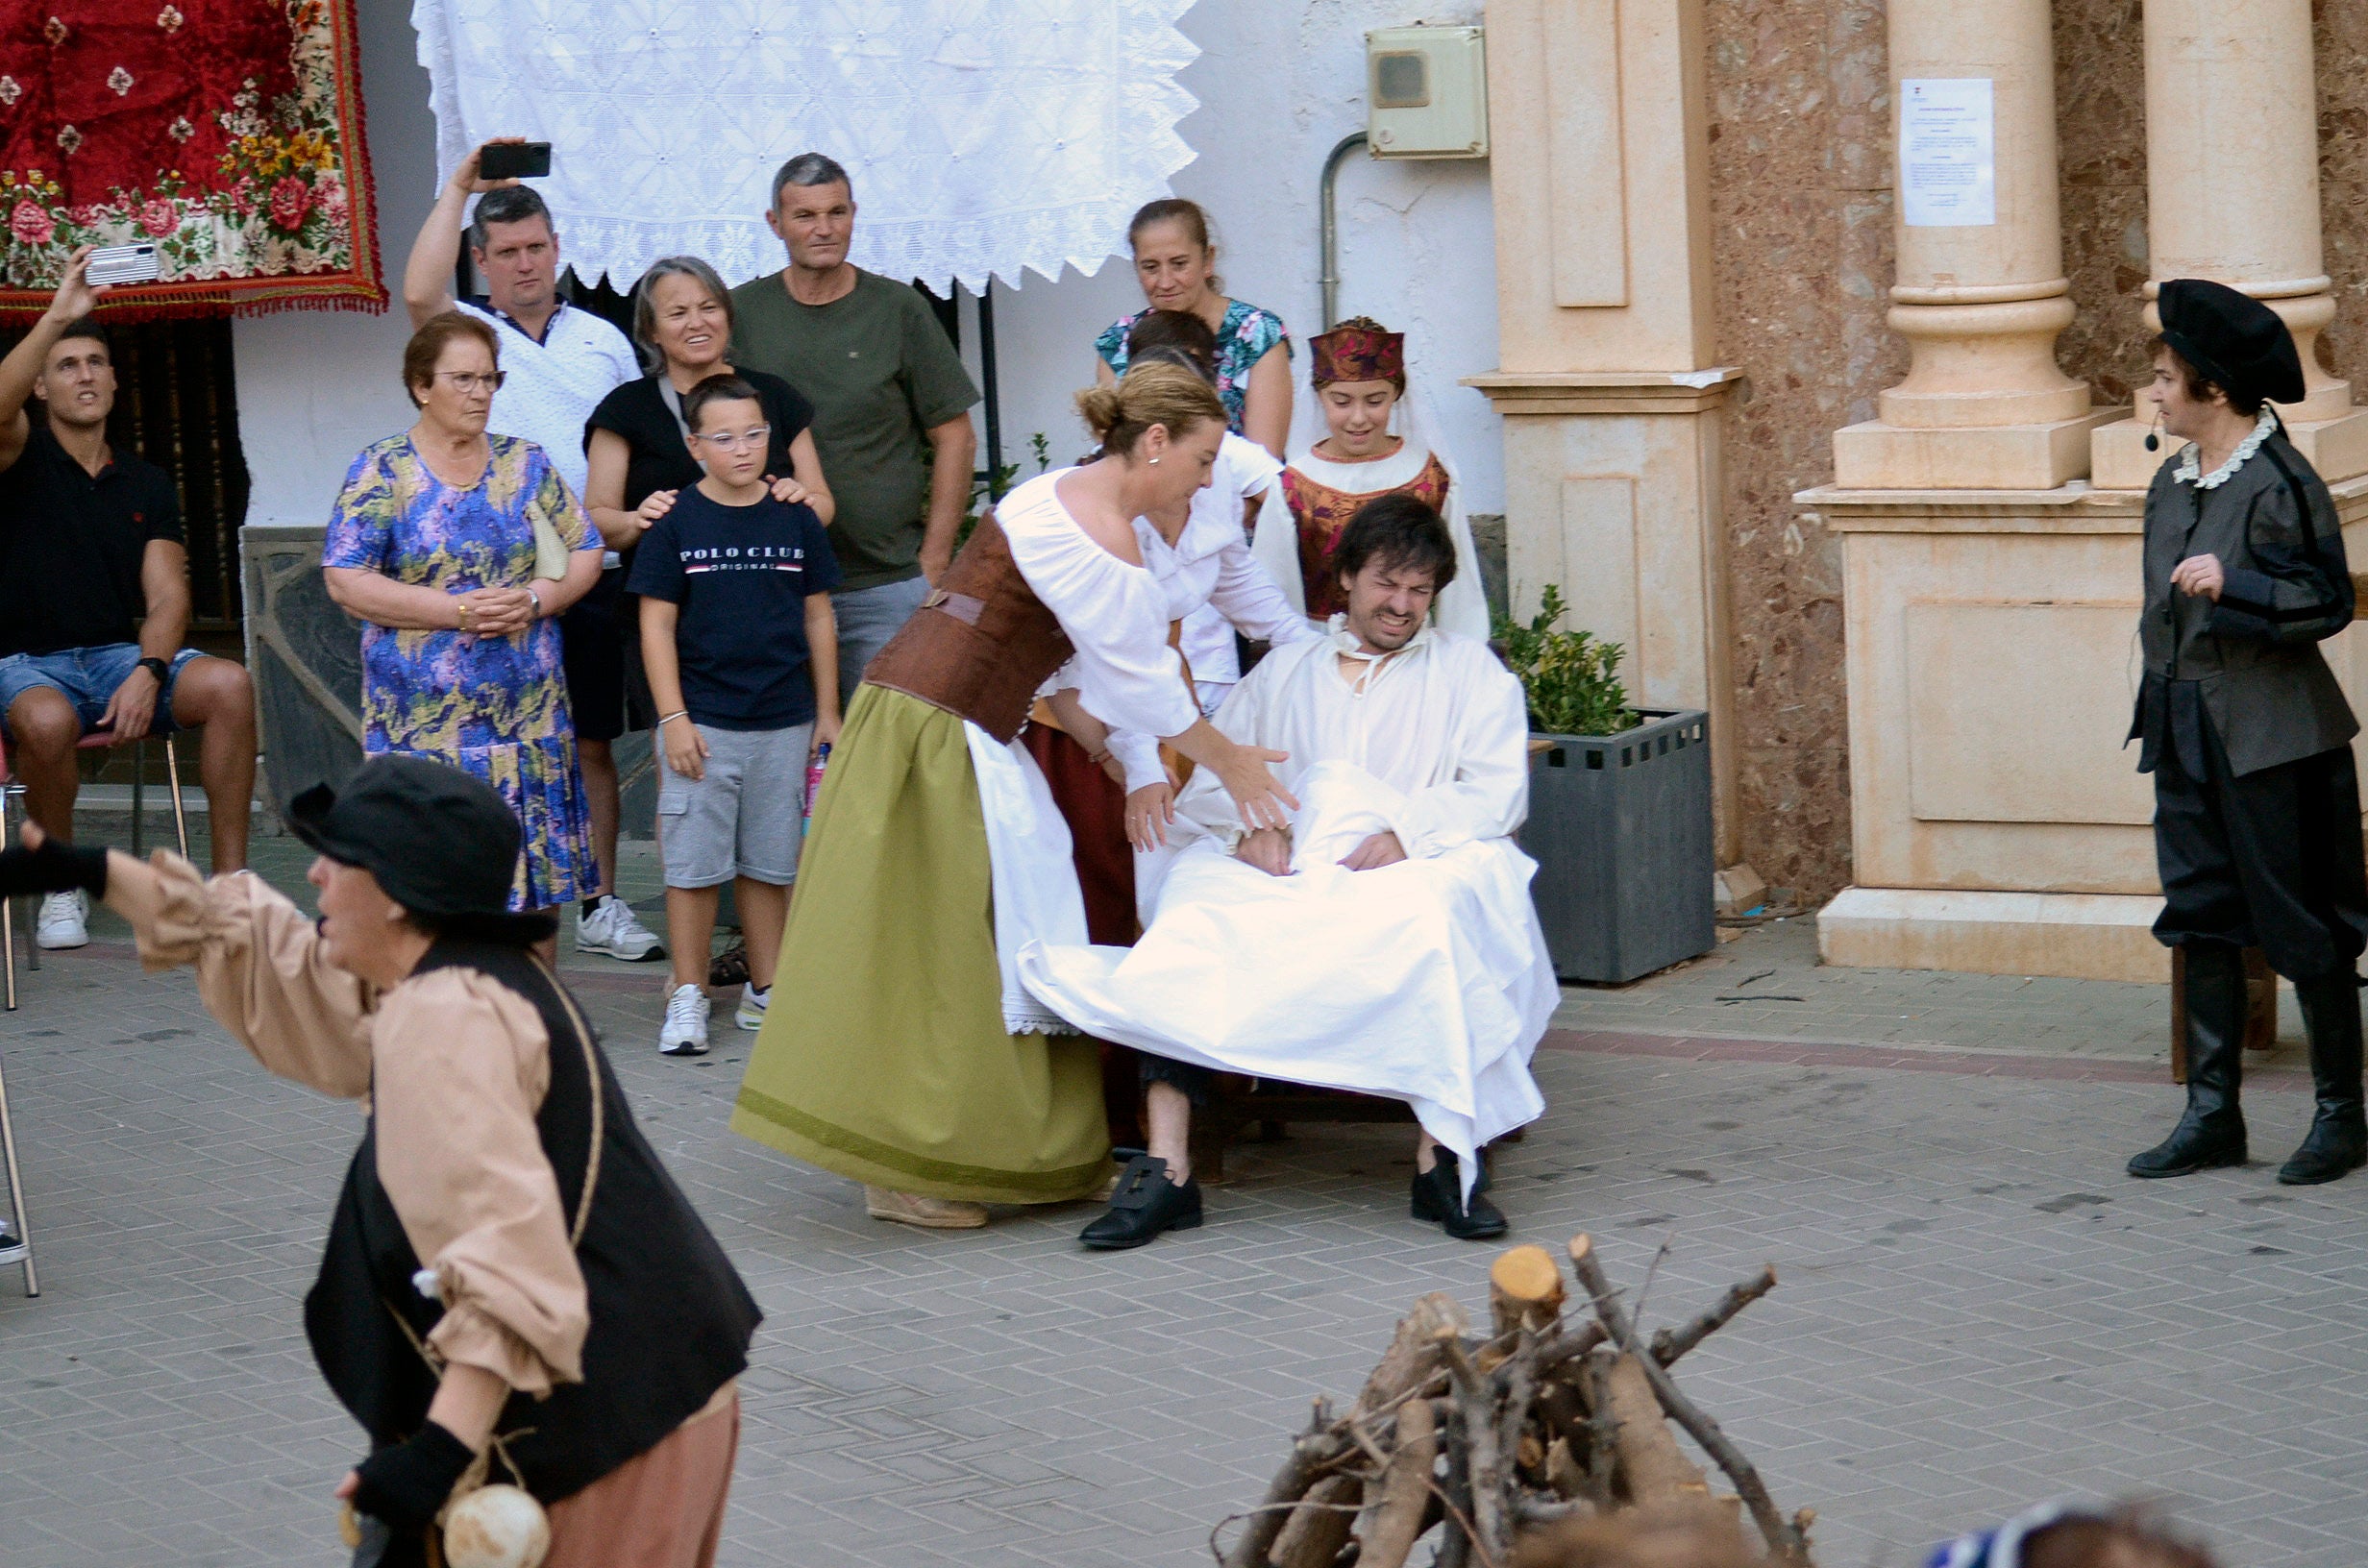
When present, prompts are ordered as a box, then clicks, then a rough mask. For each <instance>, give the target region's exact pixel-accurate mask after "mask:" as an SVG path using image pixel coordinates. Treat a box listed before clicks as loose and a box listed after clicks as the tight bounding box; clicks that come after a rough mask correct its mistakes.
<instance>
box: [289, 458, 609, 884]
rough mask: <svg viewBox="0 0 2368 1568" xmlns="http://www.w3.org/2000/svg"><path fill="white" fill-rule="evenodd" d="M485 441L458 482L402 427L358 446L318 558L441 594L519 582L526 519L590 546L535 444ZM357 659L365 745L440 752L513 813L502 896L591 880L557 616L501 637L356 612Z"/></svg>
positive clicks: (525, 578)
mask: <svg viewBox="0 0 2368 1568" xmlns="http://www.w3.org/2000/svg"><path fill="white" fill-rule="evenodd" d="M485 440H486V443H487V445H488V446H489V447H490V448H491V456H490V459H489V460H488V461H487V463H486V464H485V471H484V473H483V474H481V476H479V478H478V479H477V482H476V483H475V484H472V485H469V486H467V487H465V488H463V487H460V486H456V485H451V484H447V483H445V482H444V480H442V479H440V478H437V477H436V475H435V472H434V471H433V470H432V469H431V468H429V466H428V463H427V459H426V458H425V457H423V456H422V455H421V454H420V451H419V449H418V448H417V447H416V446H414V445H413V444H412V442H411V438H410V436H409V435H408V434H407V433H406V434H403V435H395V436H389V437H387V438H386V439H385V440H383V441H379V442H375V443H373V444H372V445H370V446H368V447H365V448H363V449H362V452H361V455H360V456H358V457H357V458H355V459H354V466H353V467H352V468H351V469H350V470H348V471H347V473H346V477H345V488H344V489H343V490H342V491H340V492H339V493H338V496H337V502H336V508H335V511H334V512H333V515H332V516H331V519H330V523H329V532H328V538H327V540H326V541H325V542H324V544H323V546H322V550H321V564H322V565H323V566H324V567H358V568H361V569H363V570H365V571H370V572H376V573H378V574H380V575H381V576H385V577H389V578H391V579H393V580H394V581H396V582H402V583H409V584H413V585H415V586H419V587H426V588H433V589H436V590H437V591H438V592H441V593H447V594H453V593H466V592H468V591H470V590H472V589H476V588H488V587H494V588H523V587H525V586H526V585H527V584H528V583H529V582H530V581H532V580H533V577H534V522H535V519H536V517H537V516H539V517H541V518H542V519H543V520H544V521H546V522H548V523H549V524H550V525H551V526H552V527H554V528H555V529H556V530H557V532H558V535H559V538H560V539H561V540H562V541H564V542H565V543H566V545H567V547H568V549H569V550H570V551H583V550H595V551H596V550H599V549H600V548H601V539H600V535H599V534H598V533H597V532H595V531H594V530H593V528H592V524H591V520H590V519H589V518H587V517H586V516H585V515H584V510H583V508H582V506H581V505H580V504H578V502H577V500H576V498H575V496H573V495H572V494H570V493H569V491H568V488H567V485H566V482H565V481H564V480H562V479H561V478H559V476H558V472H557V470H555V469H554V468H553V467H552V465H551V459H550V457H548V456H547V455H545V453H544V452H543V449H542V448H540V447H538V446H536V445H535V444H534V443H533V442H531V441H527V440H523V439H521V438H519V437H517V436H514V435H488V436H487V437H486V438H485ZM361 667H362V676H361V688H362V695H361V706H362V712H361V719H362V749H363V750H364V751H365V752H368V753H370V754H372V755H376V754H378V753H380V752H385V751H405V752H414V753H420V754H424V755H427V756H432V757H436V758H439V759H441V760H442V761H445V762H450V763H453V764H455V765H456V766H457V767H460V768H462V769H465V770H466V771H468V772H472V773H475V774H477V775H478V776H479V777H481V778H483V779H485V780H486V781H487V782H488V783H490V784H492V785H493V786H494V788H496V789H497V790H500V791H501V792H502V794H503V796H505V797H506V798H507V799H508V800H509V802H510V805H511V807H512V809H514V810H516V811H517V812H518V814H519V820H520V824H521V826H522V828H523V830H524V832H525V835H526V853H525V854H524V855H523V856H522V857H521V861H520V869H519V884H518V886H517V887H516V888H514V889H513V891H512V895H511V907H513V908H517V909H543V908H550V907H553V906H555V905H557V904H561V903H565V902H568V901H570V900H572V899H574V898H576V897H579V896H580V894H579V893H578V892H577V891H576V890H577V889H578V888H579V887H581V888H583V889H587V890H588V889H590V888H592V887H594V886H596V885H597V872H595V871H594V870H593V869H592V866H591V860H590V856H589V854H588V852H587V840H586V837H585V834H586V828H587V826H588V821H589V820H588V818H587V816H586V814H585V799H584V793H583V779H582V775H581V773H580V772H579V771H578V767H577V761H576V740H575V722H574V718H573V716H572V715H571V714H570V712H569V710H568V705H567V677H566V674H565V671H564V669H563V668H562V666H561V664H560V658H559V624H558V622H557V621H556V620H552V619H545V620H541V621H536V622H534V623H533V624H532V625H529V626H528V627H526V629H524V630H522V631H518V632H514V633H512V634H511V635H509V636H507V637H478V636H473V635H470V634H468V633H466V632H460V631H453V630H427V629H406V628H399V627H394V626H382V625H372V624H365V625H363V627H362V633H361Z"/></svg>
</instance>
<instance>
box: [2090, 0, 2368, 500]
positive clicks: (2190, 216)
mask: <svg viewBox="0 0 2368 1568" xmlns="http://www.w3.org/2000/svg"><path fill="white" fill-rule="evenodd" d="M2311 47H2312V46H2311V36H2310V0H2146V204H2147V217H2146V235H2147V244H2148V249H2149V251H2150V252H2151V253H2152V262H2151V264H2150V268H2149V270H2150V271H2151V272H2152V274H2153V281H2152V282H2149V283H2148V284H2147V288H2146V293H2147V297H2148V298H2149V300H2151V299H2152V298H2153V297H2154V295H2155V294H2156V293H2157V292H2158V287H2159V285H2160V283H2161V282H2162V281H2163V280H2164V279H2167V278H2210V279H2214V280H2216V281H2218V282H2224V283H2228V284H2230V285H2231V286H2232V287H2235V288H2240V289H2242V290H2244V292H2246V293H2247V294H2250V295H2252V296H2253V297H2254V298H2256V299H2257V300H2259V301H2261V302H2262V303H2263V304H2265V305H2267V306H2269V307H2270V308H2271V309H2273V310H2275V311H2277V312H2278V314H2279V315H2281V316H2282V317H2284V318H2285V323H2286V326H2287V327H2289V328H2290V329H2292V330H2293V332H2294V341H2295V347H2296V348H2298V349H2300V350H2301V351H2302V360H2303V379H2304V382H2305V386H2306V396H2305V397H2304V399H2303V401H2302V402H2300V403H2297V404H2282V405H2281V406H2280V409H2279V412H2280V413H2281V414H2282V415H2283V416H2284V418H2285V420H2286V423H2287V425H2288V426H2289V428H2290V429H2291V432H2292V434H2293V437H2294V444H2295V445H2296V446H2297V447H2298V448H2300V449H2301V450H2302V453H2303V454H2304V455H2305V456H2306V457H2308V458H2309V459H2310V460H2311V463H2312V464H2313V465H2314V466H2315V467H2316V468H2317V469H2318V470H2319V473H2320V475H2321V476H2322V477H2323V478H2329V479H2337V478H2346V477H2348V476H2350V475H2354V474H2360V473H2368V415H2364V414H2363V413H2361V412H2359V411H2356V410H2355V409H2354V407H2353V404H2352V386H2351V383H2350V382H2349V381H2342V380H2336V379H2335V378H2334V377H2332V376H2330V375H2329V374H2328V373H2327V372H2326V371H2325V370H2322V369H2321V368H2320V367H2319V362H2318V356H2317V354H2316V352H2315V351H2316V347H2317V343H2318V337H2319V333H2320V332H2321V331H2325V330H2326V328H2327V326H2328V324H2329V323H2330V322H2331V321H2333V320H2334V319H2335V297H2334V294H2333V293H2332V291H2331V283H2330V282H2329V280H2328V277H2327V274H2326V270H2325V268H2326V262H2325V257H2324V253H2323V250H2322V246H2321V240H2320V231H2319V126H2318V107H2317V104H2318V100H2317V95H2316V92H2315V90H2314V89H2315V83H2314V74H2313V67H2312V59H2311ZM2146 324H2147V327H2148V329H2149V330H2150V331H2151V330H2153V329H2156V328H2158V327H2159V326H2160V325H2161V323H2160V321H2159V319H2158V317H2157V316H2156V314H2155V309H2154V306H2152V305H2151V304H2150V305H2148V306H2147V307H2146ZM2137 347H2138V346H2137V345H2136V344H2132V345H2131V350H2132V358H2133V360H2134V359H2135V357H2136V351H2137ZM2142 412H2144V408H2143V405H2142V404H2141V406H2140V408H2138V409H2135V410H2133V411H2132V414H2131V416H2130V417H2129V418H2127V419H2125V420H2123V421H2122V422H2121V423H2118V424H2115V425H2110V426H2108V427H2106V428H2105V429H2100V430H2098V431H2097V432H2096V436H2095V458H2096V464H2095V482H2096V483H2097V484H2098V485H2099V486H2100V487H2110V488H2116V489H2132V490H2135V489H2143V488H2144V487H2145V486H2146V484H2147V483H2148V482H2149V481H2150V480H2152V479H2153V478H2154V475H2155V470H2156V469H2157V468H2158V467H2159V466H2160V465H2161V463H2162V462H2163V460H2164V459H2165V457H2166V456H2167V455H2168V453H2150V452H2147V451H2146V450H2145V445H2144V440H2145V434H2146V425H2145V423H2144V422H2143V421H2141V420H2140V419H2139V418H2138V417H2137V415H2138V414H2140V413H2142Z"/></svg>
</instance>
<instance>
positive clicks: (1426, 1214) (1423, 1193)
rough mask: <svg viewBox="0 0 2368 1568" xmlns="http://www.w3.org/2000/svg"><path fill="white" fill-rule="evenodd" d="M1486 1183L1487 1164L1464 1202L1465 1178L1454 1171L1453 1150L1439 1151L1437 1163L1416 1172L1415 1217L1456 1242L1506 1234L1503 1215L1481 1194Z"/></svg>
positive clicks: (1485, 1238)
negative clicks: (1436, 1227)
mask: <svg viewBox="0 0 2368 1568" xmlns="http://www.w3.org/2000/svg"><path fill="white" fill-rule="evenodd" d="M1487 1185H1488V1166H1487V1165H1485V1164H1483V1165H1482V1166H1481V1167H1480V1175H1479V1177H1478V1179H1477V1180H1475V1181H1474V1182H1473V1183H1472V1190H1471V1202H1470V1203H1468V1204H1467V1203H1466V1202H1465V1201H1464V1178H1463V1177H1462V1176H1461V1175H1459V1174H1458V1173H1457V1170H1456V1159H1455V1151H1454V1150H1453V1149H1450V1148H1444V1147H1443V1148H1441V1149H1440V1150H1439V1163H1438V1164H1435V1165H1433V1166H1432V1167H1431V1168H1430V1169H1428V1170H1418V1171H1416V1172H1415V1186H1414V1216H1415V1218H1417V1219H1427V1220H1430V1221H1431V1222H1433V1223H1434V1224H1436V1225H1437V1226H1438V1227H1439V1228H1440V1229H1441V1230H1443V1231H1445V1232H1446V1233H1447V1234H1448V1235H1449V1236H1452V1237H1455V1238H1456V1239H1457V1240H1459V1241H1486V1240H1487V1239H1489V1237H1493V1236H1502V1235H1504V1234H1505V1216H1504V1213H1503V1212H1502V1211H1500V1210H1499V1209H1498V1208H1497V1207H1496V1205H1494V1204H1492V1203H1491V1202H1489V1200H1488V1199H1486V1198H1484V1197H1482V1196H1481V1195H1480V1192H1481V1189H1482V1188H1485V1187H1487Z"/></svg>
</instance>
